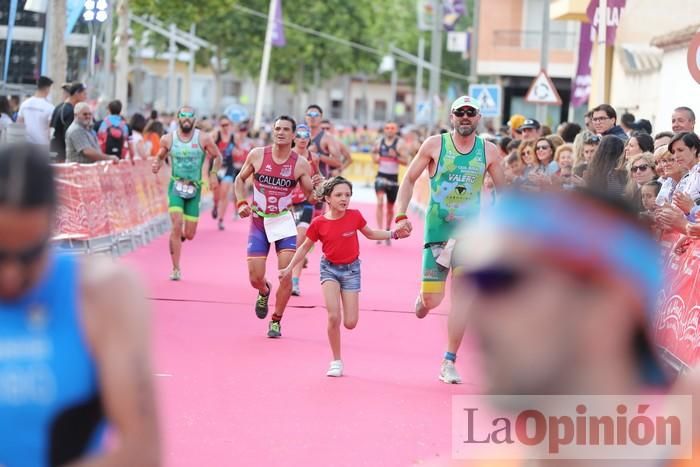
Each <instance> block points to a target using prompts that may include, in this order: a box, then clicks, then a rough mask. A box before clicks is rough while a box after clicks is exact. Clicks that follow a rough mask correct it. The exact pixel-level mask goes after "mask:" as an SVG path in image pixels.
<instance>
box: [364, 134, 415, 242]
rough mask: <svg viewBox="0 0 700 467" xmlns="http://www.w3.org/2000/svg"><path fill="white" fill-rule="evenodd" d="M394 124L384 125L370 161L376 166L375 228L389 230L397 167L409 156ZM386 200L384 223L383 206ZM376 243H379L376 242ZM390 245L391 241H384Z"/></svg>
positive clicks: (395, 192) (395, 191)
mask: <svg viewBox="0 0 700 467" xmlns="http://www.w3.org/2000/svg"><path fill="white" fill-rule="evenodd" d="M398 131H399V126H398V125H397V124H396V123H395V122H388V123H387V124H386V125H384V136H382V138H381V139H380V140H379V141H377V143H376V144H375V145H374V147H373V148H372V159H373V160H374V163H375V164H378V166H379V167H378V171H377V178H376V179H375V181H374V192H375V193H376V195H377V228H379V229H386V230H389V229H390V228H391V222H392V220H393V218H394V204H395V203H396V196H397V195H398V193H399V166H400V165H408V162H409V156H408V153H407V151H406V147H405V145H404V143H403V140H402V139H401V138H400V137H399V136H398ZM385 199H386V223H385V222H384V205H385V202H384V201H385ZM377 243H381V240H378V241H377ZM386 244H387V245H391V239H387V240H386Z"/></svg>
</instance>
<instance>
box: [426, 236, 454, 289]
mask: <svg viewBox="0 0 700 467" xmlns="http://www.w3.org/2000/svg"><path fill="white" fill-rule="evenodd" d="M446 244H447V242H441V243H430V244H426V245H425V248H423V269H422V279H421V285H420V291H421V293H444V292H445V281H447V275H448V274H449V273H450V269H451V268H446V267H444V266H443V265H441V264H438V263H437V261H436V259H437V258H439V257H440V254H441V253H442V250H443V249H444V247H445V245H446Z"/></svg>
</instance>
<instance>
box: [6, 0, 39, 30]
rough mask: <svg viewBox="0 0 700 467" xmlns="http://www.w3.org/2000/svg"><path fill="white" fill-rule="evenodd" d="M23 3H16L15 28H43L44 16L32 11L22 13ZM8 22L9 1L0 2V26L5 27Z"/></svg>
mask: <svg viewBox="0 0 700 467" xmlns="http://www.w3.org/2000/svg"><path fill="white" fill-rule="evenodd" d="M25 3H26V2H25V1H19V2H17V14H16V15H15V26H29V27H40V28H43V27H44V17H45V16H46V15H43V14H40V13H35V12H33V11H24V4H25ZM9 20H10V0H0V24H2V25H4V26H6V25H7V23H8V21H9Z"/></svg>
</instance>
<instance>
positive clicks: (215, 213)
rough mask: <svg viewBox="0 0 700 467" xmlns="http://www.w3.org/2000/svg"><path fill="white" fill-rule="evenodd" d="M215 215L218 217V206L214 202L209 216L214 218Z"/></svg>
mask: <svg viewBox="0 0 700 467" xmlns="http://www.w3.org/2000/svg"><path fill="white" fill-rule="evenodd" d="M217 217H219V206H217V205H216V204H214V207H213V208H211V218H212V219H216V218H217Z"/></svg>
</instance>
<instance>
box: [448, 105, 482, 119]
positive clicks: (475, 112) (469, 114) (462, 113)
mask: <svg viewBox="0 0 700 467" xmlns="http://www.w3.org/2000/svg"><path fill="white" fill-rule="evenodd" d="M452 115H454V116H455V117H457V118H462V117H464V116H465V115H466V116H467V117H476V116H477V115H479V111H478V110H476V109H472V108H471V107H469V108H467V110H461V109H457V110H453V111H452Z"/></svg>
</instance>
